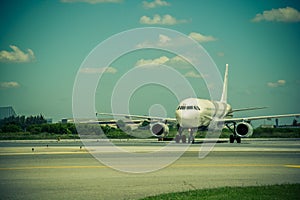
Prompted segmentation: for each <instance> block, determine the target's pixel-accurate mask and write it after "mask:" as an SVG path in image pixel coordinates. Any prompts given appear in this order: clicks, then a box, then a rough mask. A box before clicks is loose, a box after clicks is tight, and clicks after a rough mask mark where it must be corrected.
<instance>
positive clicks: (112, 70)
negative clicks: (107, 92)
mask: <svg viewBox="0 0 300 200" xmlns="http://www.w3.org/2000/svg"><path fill="white" fill-rule="evenodd" d="M117 71H118V70H117V69H116V68H114V67H101V68H91V67H86V68H81V69H80V72H81V73H85V74H103V73H108V74H115V73H117Z"/></svg>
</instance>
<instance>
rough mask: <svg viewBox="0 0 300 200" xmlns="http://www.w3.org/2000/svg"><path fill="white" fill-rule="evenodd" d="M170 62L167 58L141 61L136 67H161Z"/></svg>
mask: <svg viewBox="0 0 300 200" xmlns="http://www.w3.org/2000/svg"><path fill="white" fill-rule="evenodd" d="M169 60H170V59H169V58H168V57H167V56H161V57H159V58H156V59H140V60H138V61H137V62H136V63H135V66H141V65H148V64H153V65H160V64H164V63H166V62H168V61H169Z"/></svg>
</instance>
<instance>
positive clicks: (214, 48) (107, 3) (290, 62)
mask: <svg viewBox="0 0 300 200" xmlns="http://www.w3.org/2000/svg"><path fill="white" fill-rule="evenodd" d="M0 4H1V6H0V15H1V17H0V27H1V28H0V106H13V107H14V109H15V111H16V113H17V114H19V115H26V116H29V115H37V114H43V115H44V116H45V117H46V118H52V119H53V121H58V120H60V119H62V118H72V94H73V86H74V82H75V80H76V75H77V73H78V72H79V71H80V66H81V64H82V63H83V61H84V60H85V58H86V57H87V56H88V55H89V53H90V52H91V51H92V50H93V49H94V48H95V47H96V46H97V45H98V44H100V43H101V42H103V41H105V40H106V39H108V38H110V37H111V36H113V35H115V34H118V33H121V32H123V31H127V30H130V29H134V28H143V27H161V28H168V29H172V30H175V31H178V32H180V33H183V34H185V35H186V36H187V37H190V38H192V39H193V40H195V41H196V42H197V43H199V44H200V45H202V46H203V48H204V49H205V50H206V51H207V53H208V54H209V55H210V57H211V58H212V59H213V61H214V62H215V64H216V66H217V67H218V69H219V71H220V74H221V75H222V76H223V74H224V70H225V64H227V63H228V64H229V66H230V69H229V89H228V102H229V103H230V104H231V106H232V107H233V108H244V107H256V106H258V107H260V106H267V107H268V108H267V109H265V110H258V111H251V112H245V113H238V114H237V115H236V116H245V115H247V116H255V115H269V114H288V113H300V106H299V102H300V95H299V88H300V76H299V74H300V66H299V65H300V60H299V55H300V54H299V52H300V45H299V44H300V37H299V35H300V3H299V2H298V1H296V0H295V1H282V0H280V1H276V0H274V1H262V0H253V1H240V0H228V1H218V0H209V1H207V0H197V1H196V0H186V1H179V0H177V1H176V0H173V1H172V0H145V1H143V0H140V1H139V0H61V1H59V0H53V1H38V0H32V1H23V0H19V1H16V0H10V1H1V3H0ZM159 39H160V40H163V41H167V40H168V38H166V37H164V36H163V35H162V36H161V37H160V38H159ZM120 45H122V44H120ZM145 63H146V64H147V63H158V64H165V65H169V66H171V67H173V68H174V69H176V70H177V71H178V72H179V73H181V74H182V75H183V76H184V77H185V78H186V80H188V81H189V82H190V84H191V85H192V87H193V88H194V90H195V91H196V95H197V96H198V97H199V98H209V94H208V89H207V86H206V85H205V83H204V81H203V77H201V76H200V75H199V74H197V73H195V70H193V68H192V67H191V66H190V65H189V64H188V63H184V62H183V61H182V60H181V59H178V57H177V55H174V54H172V53H170V52H165V51H159V50H144V51H143V50H142V51H137V52H130V53H128V54H126V55H123V56H121V57H120V58H118V59H116V60H114V61H113V63H111V66H109V67H108V68H107V69H106V71H103V70H102V71H101V69H99V68H98V70H95V69H94V70H86V71H81V73H87V74H89V73H92V74H96V75H100V74H101V75H102V76H103V79H101V81H99V85H98V87H97V88H98V89H97V91H96V94H95V100H96V101H95V102H96V103H95V104H96V105H95V107H96V109H97V111H98V112H110V111H111V108H110V102H111V97H112V96H111V95H112V90H113V88H114V86H115V84H116V83H117V81H118V80H119V79H120V78H121V77H122V75H124V74H125V73H126V72H128V71H129V70H131V69H133V68H135V67H137V66H138V65H141V64H145ZM138 78H141V77H137V79H138ZM174 81H176V80H174ZM178 87H183V86H178ZM181 89H182V90H184V88H181ZM178 103H179V101H178V99H176V98H175V96H174V94H173V93H172V91H170V90H168V89H167V88H163V87H160V86H158V85H145V86H143V87H140V88H139V89H138V90H136V91H135V93H134V94H132V97H131V99H130V112H131V114H149V112H150V111H149V110H151V108H160V107H157V106H156V107H155V106H154V107H153V105H158V104H160V105H162V106H163V107H164V111H165V112H166V115H167V116H168V117H174V111H175V108H176V106H177V104H178Z"/></svg>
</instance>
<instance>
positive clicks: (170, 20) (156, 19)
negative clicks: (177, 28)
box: [140, 14, 187, 25]
mask: <svg viewBox="0 0 300 200" xmlns="http://www.w3.org/2000/svg"><path fill="white" fill-rule="evenodd" d="M186 22H187V21H186V20H177V19H176V18H175V17H173V16H171V15H168V14H167V15H164V16H162V17H161V16H160V15H158V14H156V15H154V16H153V18H152V19H151V17H148V16H145V15H144V16H142V17H141V18H140V23H141V24H150V25H153V24H158V25H175V24H180V23H186Z"/></svg>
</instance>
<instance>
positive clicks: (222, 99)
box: [221, 64, 228, 103]
mask: <svg viewBox="0 0 300 200" xmlns="http://www.w3.org/2000/svg"><path fill="white" fill-rule="evenodd" d="M227 85H228V64H226V69H225V75H224V85H223V93H222V97H221V102H224V103H227Z"/></svg>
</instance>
